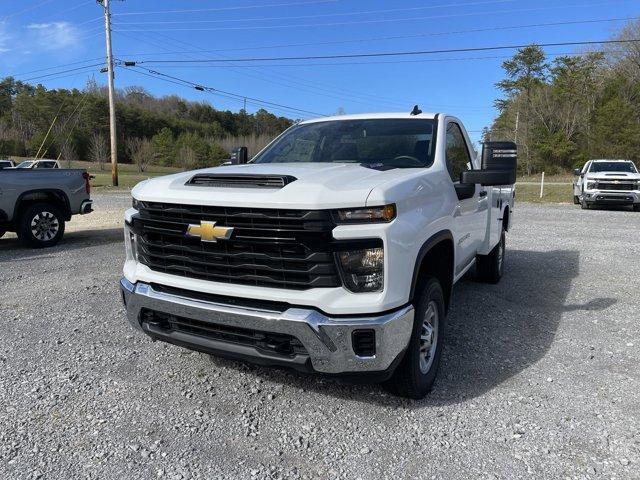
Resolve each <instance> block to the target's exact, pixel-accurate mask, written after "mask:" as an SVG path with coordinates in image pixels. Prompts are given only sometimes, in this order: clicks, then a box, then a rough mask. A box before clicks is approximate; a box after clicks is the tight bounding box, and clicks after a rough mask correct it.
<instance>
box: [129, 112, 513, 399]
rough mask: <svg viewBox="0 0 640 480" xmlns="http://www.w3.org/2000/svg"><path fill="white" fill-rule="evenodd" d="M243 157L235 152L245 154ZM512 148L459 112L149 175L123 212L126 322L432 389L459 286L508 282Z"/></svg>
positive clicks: (327, 128)
mask: <svg viewBox="0 0 640 480" xmlns="http://www.w3.org/2000/svg"><path fill="white" fill-rule="evenodd" d="M236 161H238V160H237V159H236ZM515 164H516V150H515V145H514V144H512V143H509V142H490V143H488V144H485V146H484V148H483V153H482V156H479V155H477V154H476V152H475V150H474V149H473V145H472V142H471V141H470V138H469V136H468V134H467V132H466V129H465V128H464V125H463V124H462V122H461V121H460V120H459V119H458V118H456V117H454V116H451V115H447V114H428V113H422V112H420V111H419V110H418V111H417V109H414V111H413V112H411V114H403V113H385V114H366V115H344V116H338V117H329V118H321V119H315V120H309V121H305V122H301V123H298V124H296V125H294V126H293V127H291V128H290V129H288V130H287V131H285V132H284V133H283V134H282V135H280V136H279V137H278V138H276V139H275V140H274V141H273V142H272V143H271V144H269V145H268V146H267V147H266V148H265V149H264V150H263V151H261V152H260V153H258V154H257V155H256V156H255V157H254V158H253V159H252V160H251V161H249V162H248V163H244V160H242V159H240V160H239V161H238V164H236V165H229V166H223V167H217V168H211V169H205V170H198V171H193V172H185V173H179V174H176V175H170V176H167V177H162V178H156V179H151V180H147V181H145V182H142V183H141V184H138V185H137V186H136V187H135V188H134V189H133V191H132V195H133V201H132V202H133V203H132V208H130V209H129V210H127V212H126V213H125V239H126V242H125V247H126V260H125V265H124V277H123V278H122V280H121V283H120V285H121V290H122V298H123V301H124V303H125V306H126V311H127V317H128V319H129V321H130V323H131V324H132V325H133V326H134V328H136V329H138V330H140V331H142V332H144V333H146V334H147V335H149V336H150V337H151V338H153V339H155V340H162V341H166V342H169V343H173V344H176V345H180V346H184V347H187V348H191V349H195V350H199V351H203V352H207V353H211V354H215V355H222V356H225V357H231V358H236V359H241V360H247V361H252V362H257V363H261V364H266V365H279V366H286V367H290V368H294V369H297V370H302V371H308V372H319V373H324V374H333V375H341V376H350V377H352V376H357V377H358V378H368V379H370V380H372V381H384V380H389V381H390V382H391V384H392V385H394V388H395V390H396V391H397V392H398V393H399V394H401V395H404V396H407V397H411V398H421V397H423V396H424V395H426V393H427V392H428V391H429V390H430V389H431V386H432V385H433V382H434V380H435V377H436V373H437V369H438V364H439V362H440V356H441V354H442V348H443V344H444V338H445V336H444V331H445V328H446V315H447V311H448V309H449V306H450V302H451V291H452V289H453V286H454V284H455V283H456V282H457V281H458V280H459V279H460V278H462V277H463V275H465V273H467V272H468V271H469V270H470V269H472V268H473V267H474V265H475V267H476V270H477V273H478V275H479V277H480V278H481V279H483V280H485V281H487V282H490V283H497V282H498V281H499V280H500V278H501V276H502V273H503V268H504V258H505V233H506V232H507V231H508V230H509V227H510V222H511V219H512V212H513V198H514V195H513V183H514V181H515Z"/></svg>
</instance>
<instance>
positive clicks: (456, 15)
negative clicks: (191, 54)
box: [121, 0, 631, 32]
mask: <svg viewBox="0 0 640 480" xmlns="http://www.w3.org/2000/svg"><path fill="white" fill-rule="evenodd" d="M628 1H631V0H609V2H607V3H605V4H602V3H596V4H593V3H588V4H577V5H566V4H562V5H554V6H550V7H535V8H524V9H507V10H493V11H480V12H468V13H452V14H444V15H429V16H417V17H416V16H413V17H409V18H381V19H375V20H355V21H345V22H325V23H306V24H302V23H298V24H290V23H287V24H284V25H249V26H240V27H216V28H171V29H167V28H159V29H149V28H147V29H131V28H130V29H126V30H121V31H123V32H153V31H160V32H171V31H173V32H180V31H182V32H195V31H200V32H203V31H207V32H211V31H225V30H265V29H284V28H312V27H327V26H343V25H361V24H380V23H389V22H409V21H419V20H437V19H444V18H459V17H473V16H479V15H498V14H503V13H510V14H513V13H525V12H537V11H543V10H557V9H564V8H573V9H575V8H580V7H595V6H609V7H610V6H611V3H613V2H628Z"/></svg>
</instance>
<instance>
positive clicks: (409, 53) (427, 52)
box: [136, 39, 640, 64]
mask: <svg viewBox="0 0 640 480" xmlns="http://www.w3.org/2000/svg"><path fill="white" fill-rule="evenodd" d="M637 42H640V39H630V40H586V41H580V42H552V43H536V44H535V45H537V46H538V47H567V46H579V45H608V44H626V43H637ZM529 46H531V44H516V45H494V46H489V47H467V48H447V49H440V50H411V51H403V52H372V53H349V54H338V55H306V56H299V57H297V56H296V57H252V58H229V59H224V60H221V59H219V58H213V59H211V58H210V59H203V60H184V59H181V60H142V61H139V62H136V63H139V64H142V63H220V62H243V63H248V62H276V61H293V60H332V59H342V58H373V57H399V56H413V55H433V54H439V53H468V52H486V51H495V50H516V49H520V48H526V47H529Z"/></svg>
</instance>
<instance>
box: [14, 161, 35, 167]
mask: <svg viewBox="0 0 640 480" xmlns="http://www.w3.org/2000/svg"><path fill="white" fill-rule="evenodd" d="M31 165H33V162H30V161H28V160H27V161H26V162H22V163H19V164H18V166H17V167H16V168H29V167H30V166H31Z"/></svg>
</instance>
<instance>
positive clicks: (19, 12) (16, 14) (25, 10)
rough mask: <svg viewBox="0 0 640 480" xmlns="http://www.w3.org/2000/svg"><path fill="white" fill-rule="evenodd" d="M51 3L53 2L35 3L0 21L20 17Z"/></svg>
mask: <svg viewBox="0 0 640 480" xmlns="http://www.w3.org/2000/svg"><path fill="white" fill-rule="evenodd" d="M51 2H53V0H44V2H40V3H37V4H36V5H32V6H31V7H27V8H25V9H23V10H19V11H17V12H15V13H11V14H9V15H5V16H4V17H2V20H6V19H8V18H13V17H17V16H18V15H22V14H23V13H27V12H30V11H31V10H35V9H36V8H40V7H41V6H42V5H46V4H47V3H51Z"/></svg>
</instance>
